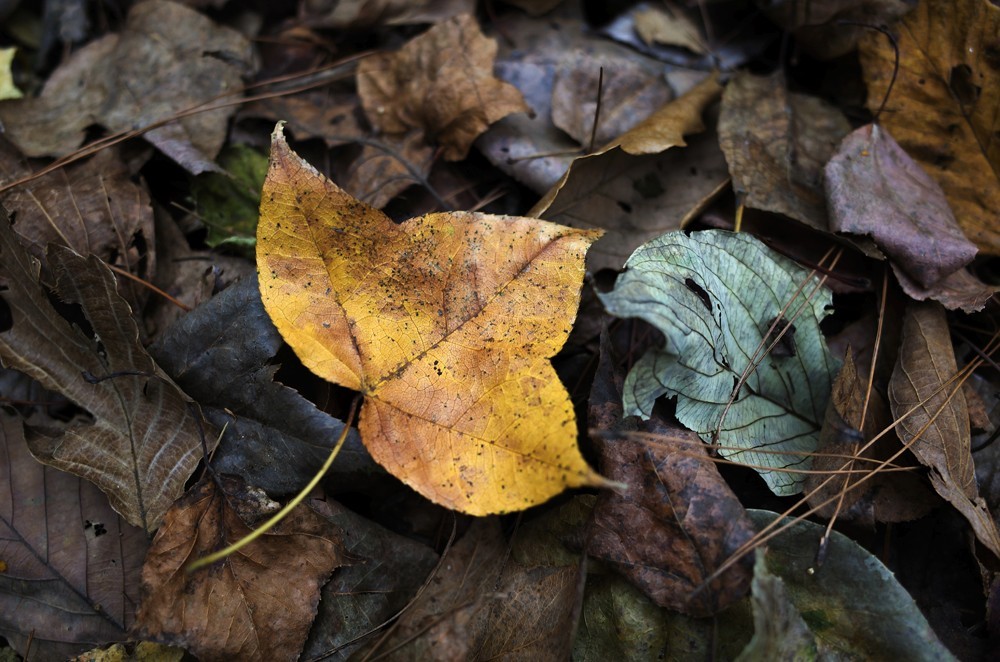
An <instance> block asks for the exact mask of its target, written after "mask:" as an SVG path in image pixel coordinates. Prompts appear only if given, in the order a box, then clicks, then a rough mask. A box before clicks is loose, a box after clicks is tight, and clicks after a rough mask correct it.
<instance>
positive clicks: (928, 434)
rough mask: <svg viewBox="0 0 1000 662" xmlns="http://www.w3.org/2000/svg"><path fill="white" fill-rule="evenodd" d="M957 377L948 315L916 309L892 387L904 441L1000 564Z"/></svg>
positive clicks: (932, 308)
mask: <svg viewBox="0 0 1000 662" xmlns="http://www.w3.org/2000/svg"><path fill="white" fill-rule="evenodd" d="M956 375H958V366H957V364H956V362H955V352H954V350H953V349H952V346H951V334H950V333H949V331H948V322H947V320H946V319H945V315H944V310H943V309H942V308H941V307H940V306H938V305H936V304H928V303H917V304H912V305H910V306H909V307H908V308H907V309H906V317H905V318H904V320H903V341H902V345H901V347H900V350H899V360H898V362H897V363H896V368H895V370H894V371H893V373H892V379H891V380H890V381H889V402H890V405H891V407H892V415H893V416H894V417H895V418H896V419H898V420H899V421H900V423H899V425H898V427H897V429H898V431H899V436H900V438H901V439H902V440H903V442H904V443H905V444H906V445H907V446H908V447H909V449H910V450H911V451H912V452H913V454H914V455H916V456H917V459H918V460H920V463H921V464H923V465H925V466H927V467H928V468H929V469H930V470H931V471H930V479H931V485H932V486H933V487H934V490H935V491H936V492H937V493H938V494H940V495H941V497H942V498H944V500H945V501H947V502H948V503H950V504H951V505H953V506H954V507H955V508H956V510H958V511H959V512H960V513H962V515H963V516H964V517H965V518H966V519H967V520H968V521H969V524H971V525H972V530H973V531H974V532H975V534H976V538H977V539H979V541H980V542H982V543H983V545H985V546H986V548H987V549H989V550H990V551H991V552H992V553H993V554H994V556H996V557H998V558H1000V532H998V531H997V527H996V523H995V522H994V520H993V517H992V516H991V515H990V512H989V509H988V508H987V507H986V501H985V500H984V499H983V498H982V497H981V496H979V491H978V488H977V487H976V473H975V464H974V463H973V460H972V452H971V450H970V444H971V432H970V430H969V412H968V409H967V408H966V405H965V395H964V394H963V393H962V390H961V388H959V382H958V381H956V380H954V379H953V378H954V377H955V376H956ZM911 410H912V411H911Z"/></svg>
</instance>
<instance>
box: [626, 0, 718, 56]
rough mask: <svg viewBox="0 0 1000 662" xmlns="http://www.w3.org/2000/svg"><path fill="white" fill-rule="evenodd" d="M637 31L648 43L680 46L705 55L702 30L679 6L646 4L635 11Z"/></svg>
mask: <svg viewBox="0 0 1000 662" xmlns="http://www.w3.org/2000/svg"><path fill="white" fill-rule="evenodd" d="M635 31H636V33H637V34H638V35H639V38H640V39H642V40H643V41H644V42H646V43H647V44H662V45H664V46H679V47H681V48H686V49H688V50H689V51H691V52H692V53H697V54H699V55H704V54H705V52H706V48H705V45H704V43H703V39H702V36H701V31H700V30H699V29H698V26H697V25H695V23H694V21H692V20H691V19H690V18H688V17H687V16H686V15H685V14H684V12H683V11H681V10H680V9H678V8H677V7H671V6H670V5H667V6H665V7H660V6H652V7H650V6H646V7H643V8H642V9H640V10H638V11H636V13H635Z"/></svg>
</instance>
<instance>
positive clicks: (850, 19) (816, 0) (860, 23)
mask: <svg viewBox="0 0 1000 662" xmlns="http://www.w3.org/2000/svg"><path fill="white" fill-rule="evenodd" d="M757 5H758V6H759V7H760V9H761V11H763V12H764V14H765V15H766V16H767V17H768V18H769V19H770V20H772V21H773V22H775V23H777V24H778V25H780V26H781V27H782V28H783V29H784V30H787V31H789V32H794V33H795V37H796V39H795V43H796V45H797V47H798V48H801V49H802V50H803V51H805V52H806V53H809V54H811V55H813V56H815V57H818V58H820V59H823V60H829V59H833V58H837V57H840V56H842V55H847V54H848V53H851V52H852V51H854V50H855V49H856V48H857V46H858V41H859V40H860V39H861V36H862V35H864V34H867V33H868V32H869V31H870V28H868V27H867V26H870V25H889V24H891V23H892V22H893V21H895V20H896V19H898V18H899V17H901V16H903V15H904V14H906V13H907V12H909V11H910V10H911V9H913V5H914V3H913V2H912V0H812V1H811V2H769V1H767V0H757Z"/></svg>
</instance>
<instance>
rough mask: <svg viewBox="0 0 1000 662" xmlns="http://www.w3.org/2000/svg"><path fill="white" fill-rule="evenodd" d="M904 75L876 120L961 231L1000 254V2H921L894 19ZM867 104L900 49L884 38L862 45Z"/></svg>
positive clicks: (872, 103) (879, 91) (881, 92)
mask: <svg viewBox="0 0 1000 662" xmlns="http://www.w3.org/2000/svg"><path fill="white" fill-rule="evenodd" d="M895 32H896V33H897V43H898V45H899V74H898V76H897V77H896V81H895V85H894V86H893V88H892V94H891V95H890V96H889V100H888V102H887V105H886V108H885V112H883V113H882V115H881V116H880V117H879V121H880V122H881V123H882V124H883V125H884V126H885V128H886V129H888V130H889V131H890V132H891V133H892V135H893V137H894V138H895V139H896V140H898V141H899V144H900V145H901V146H902V147H903V149H904V150H906V152H907V153H908V154H910V155H912V156H913V158H915V159H916V160H917V161H918V162H919V163H920V165H921V166H923V168H924V169H925V170H926V171H927V172H929V173H930V175H931V176H932V177H933V178H934V179H935V180H937V182H938V183H939V184H940V185H941V188H942V189H944V194H945V196H946V197H947V198H948V203H949V204H950V205H951V209H952V211H953V212H954V213H955V217H956V218H957V219H958V223H959V225H961V226H962V229H963V230H964V231H965V234H966V236H967V237H969V239H971V240H972V241H973V242H974V243H975V244H976V245H977V246H979V248H980V250H982V251H984V252H986V253H989V254H992V255H996V254H998V253H1000V227H998V225H997V223H996V219H997V216H998V215H1000V178H998V173H1000V141H998V140H997V139H996V131H997V129H998V128H1000V124H998V118H1000V112H998V106H1000V59H998V57H1000V56H998V55H997V53H998V52H1000V39H998V37H997V35H998V34H1000V8H998V7H997V6H996V5H995V4H993V3H992V2H989V0H958V1H952V0H921V1H920V3H919V4H918V5H917V8H916V9H915V10H914V11H912V12H910V13H909V14H907V15H906V16H905V17H904V18H903V19H902V21H901V22H900V23H899V24H898V26H897V29H896V30H895ZM859 53H860V57H861V65H862V68H863V69H864V76H865V82H866V84H867V86H868V106H869V108H871V109H872V110H876V109H877V108H878V107H879V106H880V105H881V103H882V99H883V97H884V96H885V91H886V89H887V87H888V86H889V81H890V79H891V77H892V76H893V69H894V66H895V62H896V54H895V51H894V50H893V48H892V45H891V44H890V43H889V41H888V40H887V39H886V38H885V37H884V36H882V35H880V34H878V33H876V32H873V31H871V30H869V31H867V32H866V34H865V36H864V37H863V38H862V39H861V42H860V44H859Z"/></svg>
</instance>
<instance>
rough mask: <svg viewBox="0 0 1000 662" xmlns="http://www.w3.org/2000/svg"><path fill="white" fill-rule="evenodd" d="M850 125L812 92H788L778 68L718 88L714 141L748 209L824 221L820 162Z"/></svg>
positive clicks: (822, 224)
mask: <svg viewBox="0 0 1000 662" xmlns="http://www.w3.org/2000/svg"><path fill="white" fill-rule="evenodd" d="M850 130H851V126H850V124H849V123H848V122H847V118H846V117H844V114H843V113H842V112H840V110H838V109H837V108H835V107H834V106H832V105H830V104H828V103H826V102H825V101H822V100H821V99H819V98H817V97H811V96H807V95H804V94H797V93H794V92H788V90H787V89H786V86H785V81H784V77H783V76H782V75H781V74H774V75H772V76H767V77H764V76H754V75H752V74H747V73H741V74H738V75H737V76H736V77H735V78H733V79H732V80H731V81H729V84H728V85H727V86H726V91H725V92H723V94H722V111H721V114H720V116H719V144H720V145H721V146H722V151H724V152H725V153H726V161H727V162H728V163H729V172H730V173H731V174H732V176H733V189H734V190H735V191H736V193H737V194H742V195H744V196H746V198H745V204H746V206H747V207H750V208H751V209H762V210H764V211H770V212H777V213H779V214H784V215H785V216H789V217H791V218H794V219H795V220H797V221H801V222H802V223H805V224H807V225H810V226H812V227H814V228H818V229H820V230H826V229H827V216H826V204H825V201H824V199H823V166H824V165H826V162H827V161H828V160H829V159H830V157H831V156H833V154H834V152H835V151H836V149H837V145H838V144H839V143H840V140H841V139H842V138H843V137H844V136H846V135H847V134H848V133H849V132H850Z"/></svg>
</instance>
